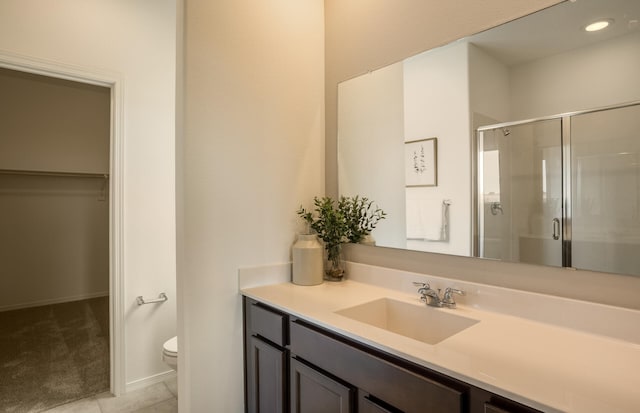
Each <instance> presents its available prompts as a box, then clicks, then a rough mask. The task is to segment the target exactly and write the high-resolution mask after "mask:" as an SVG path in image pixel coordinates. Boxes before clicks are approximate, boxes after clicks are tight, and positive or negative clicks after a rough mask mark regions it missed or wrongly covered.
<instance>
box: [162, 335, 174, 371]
mask: <svg viewBox="0 0 640 413" xmlns="http://www.w3.org/2000/svg"><path fill="white" fill-rule="evenodd" d="M162 360H163V361H164V362H165V363H166V364H168V365H169V367H171V368H172V369H174V370H178V337H173V338H170V339H169V340H167V341H165V342H164V344H163V345H162Z"/></svg>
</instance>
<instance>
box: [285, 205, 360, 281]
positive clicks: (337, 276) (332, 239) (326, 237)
mask: <svg viewBox="0 0 640 413" xmlns="http://www.w3.org/2000/svg"><path fill="white" fill-rule="evenodd" d="M313 203H314V205H315V209H314V210H313V212H311V211H307V210H306V209H304V208H303V207H300V209H299V210H298V211H297V213H298V215H300V217H301V218H302V219H303V220H305V221H306V222H307V224H309V226H310V227H311V229H313V230H314V231H315V232H316V233H317V234H318V238H320V239H321V240H322V241H323V242H324V248H325V250H326V251H327V260H328V266H327V268H325V275H326V279H328V280H332V281H339V280H341V279H342V276H343V275H344V269H343V268H342V262H341V259H340V256H341V246H342V244H343V243H345V242H348V238H347V229H348V227H347V220H346V217H345V216H344V214H343V212H342V211H341V210H340V208H339V207H338V205H336V203H335V201H334V200H333V199H331V198H330V197H322V198H318V197H314V198H313Z"/></svg>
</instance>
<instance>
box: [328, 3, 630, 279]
mask: <svg viewBox="0 0 640 413" xmlns="http://www.w3.org/2000/svg"><path fill="white" fill-rule="evenodd" d="M597 21H602V22H603V23H602V25H605V24H608V27H605V28H604V29H601V30H598V31H587V30H586V29H587V26H588V25H589V24H591V23H594V22H597ZM639 21H640V2H639V1H637V0H576V1H568V2H563V3H560V4H558V5H556V6H553V7H550V8H548V9H544V10H542V11H539V12H537V13H534V14H532V15H529V16H526V17H523V18H521V19H518V20H515V21H512V22H510V23H507V24H504V25H501V26H498V27H495V28H493V29H490V30H487V31H485V32H482V33H479V34H476V35H474V36H471V37H467V38H464V39H460V40H458V41H456V42H453V43H451V44H449V45H447V46H443V47H440V48H437V49H433V50H429V51H426V52H423V53H421V54H418V55H416V56H412V57H409V58H407V59H405V60H403V61H401V62H397V63H395V64H392V65H390V66H387V67H384V68H381V69H378V70H375V71H372V72H370V73H367V74H363V75H361V76H359V77H356V78H354V79H350V80H347V81H345V82H342V83H340V84H339V85H338V185H339V192H340V194H341V195H345V196H353V195H361V196H366V197H368V198H370V199H372V200H374V201H375V202H376V203H377V204H378V205H379V206H380V207H381V208H383V209H384V210H385V211H386V212H387V214H388V215H387V219H386V220H385V221H383V222H382V223H380V224H379V225H378V228H376V230H375V231H374V233H373V235H374V238H375V240H376V245H377V246H382V247H392V248H402V249H409V250H417V251H426V252H435V253H443V254H453V255H462V256H474V257H481V258H490V259H499V260H507V261H514V262H527V263H534V264H541V265H552V266H569V267H575V268H581V269H589V270H597V271H605V272H613V273H621V274H635V275H640V258H639V256H640V254H637V251H639V250H640V105H638V103H640V76H638V74H637V73H638V67H640V22H639Z"/></svg>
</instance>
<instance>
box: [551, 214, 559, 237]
mask: <svg viewBox="0 0 640 413" xmlns="http://www.w3.org/2000/svg"><path fill="white" fill-rule="evenodd" d="M553 239H555V240H558V239H560V220H559V219H558V218H554V219H553Z"/></svg>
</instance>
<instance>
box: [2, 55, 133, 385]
mask: <svg viewBox="0 0 640 413" xmlns="http://www.w3.org/2000/svg"><path fill="white" fill-rule="evenodd" d="M0 67H3V68H6V69H12V70H18V71H21V72H27V73H33V74H38V75H44V76H49V77H54V78H59V79H64V80H71V81H74V82H80V83H87V84H91V85H96V86H103V87H107V88H109V89H110V90H111V107H110V110H111V113H110V116H111V122H110V123H111V131H110V147H109V149H110V151H109V152H110V154H109V157H110V159H109V178H110V179H109V329H110V334H109V340H110V343H109V352H110V358H109V360H110V366H109V367H110V368H109V374H110V390H111V393H113V394H114V395H116V396H119V395H122V394H124V393H125V392H126V382H125V368H124V367H125V364H124V361H125V360H124V354H125V340H124V311H123V308H124V305H123V302H122V300H123V298H124V259H123V258H124V179H125V176H124V124H123V120H124V116H123V114H124V112H123V107H124V99H123V92H124V90H123V78H122V75H121V74H120V73H116V72H108V71H102V70H96V69H87V68H84V67H80V66H76V65H70V64H65V63H60V62H54V61H47V60H43V59H39V58H34V57H31V56H23V55H18V54H14V53H10V52H7V51H2V50H0Z"/></svg>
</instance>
